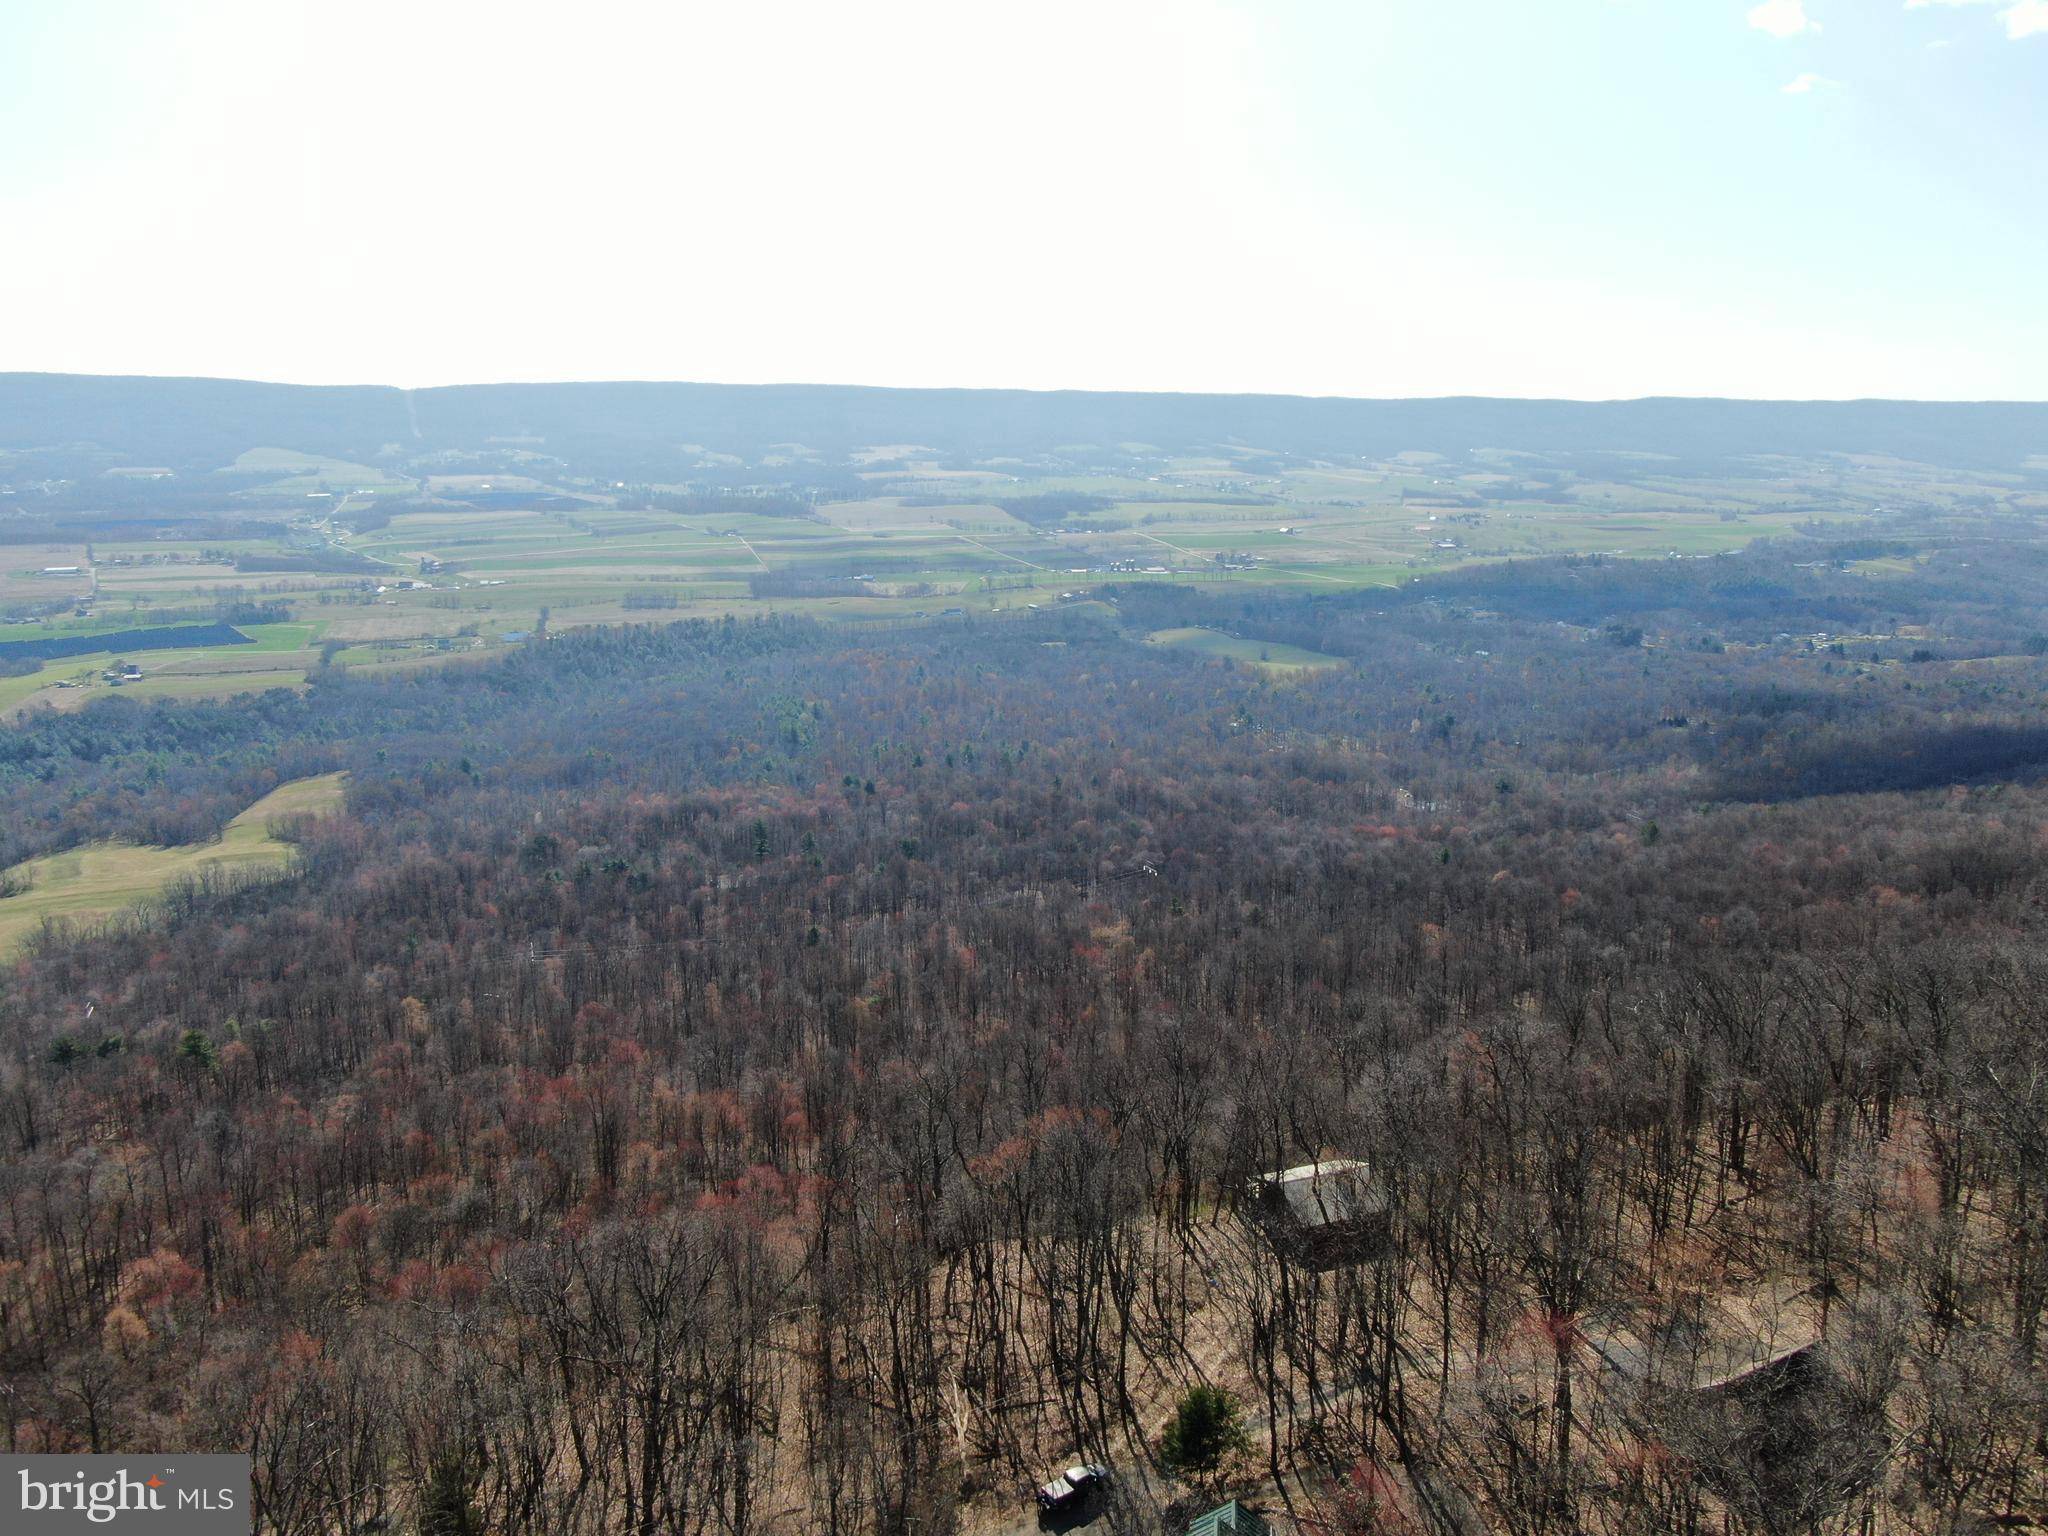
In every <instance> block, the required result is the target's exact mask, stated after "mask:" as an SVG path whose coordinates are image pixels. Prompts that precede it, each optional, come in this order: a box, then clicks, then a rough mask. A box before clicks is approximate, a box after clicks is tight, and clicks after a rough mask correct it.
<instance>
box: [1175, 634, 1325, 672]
mask: <svg viewBox="0 0 2048 1536" xmlns="http://www.w3.org/2000/svg"><path fill="white" fill-rule="evenodd" d="M1145 643H1146V644H1147V645H1169V646H1172V647H1174V648H1175V649H1176V650H1185V651H1194V652H1196V653H1197V654H1198V655H1202V656H1224V657H1228V658H1229V659H1230V660H1232V661H1237V662H1243V663H1245V664H1246V665H1248V666H1254V667H1257V668H1259V669H1260V670H1261V671H1264V672H1270V673H1273V674H1275V675H1277V676H1292V675H1294V674H1296V673H1301V672H1321V671H1325V670H1327V669H1328V668H1330V667H1341V666H1343V665H1344V658H1343V657H1341V656H1326V655H1324V654H1323V653H1322V652H1321V651H1311V650H1307V649H1305V648H1304V647H1302V646H1298V645H1282V644H1280V643H1279V642H1278V641H1276V640H1248V639H1246V638H1245V637H1244V636H1242V635H1226V634H1224V633H1223V632H1222V631H1220V630H1214V629H1200V628H1195V629H1155V630H1154V631H1152V633H1151V634H1149V635H1147V636H1146V637H1145Z"/></svg>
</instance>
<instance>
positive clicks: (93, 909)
mask: <svg viewBox="0 0 2048 1536" xmlns="http://www.w3.org/2000/svg"><path fill="white" fill-rule="evenodd" d="M347 777H348V775H347V774H345V773H326V774H321V775H320V776H319V777H317V778H311V779H294V780H293V781H292V782H291V783H289V784H280V785H279V786H278V787H277V788H276V789H273V790H272V791H271V792H270V793H269V794H267V795H265V796H264V797H263V798H262V799H261V800H258V801H257V802H256V803H255V804H254V805H252V806H250V807H249V808H248V809H247V810H246V811H244V812H242V814H241V815H239V816H237V817H236V818H235V819H234V820H233V821H231V822H229V823H228V825H227V830H226V831H225V832H223V833H222V834H221V836H220V837H219V838H218V839H217V840H215V841H214V842H211V843H195V844H192V845H190V846H188V847H183V848H150V847H145V846H143V845H141V844H139V843H118V842H108V843H91V844H88V845H87V846H85V847H83V848H73V849H70V850H69V851H67V852H64V853H53V854H48V855H46V856H44V857H43V858H40V859H30V860H28V861H27V862H26V863H23V864H17V865H15V866H14V867H13V868H12V869H10V870H8V871H7V872H6V874H5V875H4V876H0V886H13V885H17V884H21V883H23V882H26V884H27V887H28V888H27V889H26V890H24V891H22V892H21V893H20V894H19V895H15V896H4V897H0V955H11V954H13V953H14V952H15V951H17V950H19V949H20V947H21V946H22V944H24V943H25V942H26V941H27V940H28V939H29V938H30V937H31V936H32V935H34V934H35V933H36V932H37V931H38V930H39V929H40V928H41V927H42V924H43V921H44V919H46V918H55V919H59V920H62V921H66V922H73V923H93V922H98V921H99V920H101V919H102V918H106V917H111V916H112V915H113V914H115V913H116V912H121V911H125V910H126V909H128V908H129V907H133V906H136V905H138V904H140V903H142V902H146V901H149V900H150V899H151V898H153V897H156V896H159V895H161V894H162V893H163V892H164V891H165V890H167V889H168V888H169V887H170V886H171V885H172V884H173V883H174V882H176V881H178V880H182V879H186V878H190V877H195V876H198V875H200V874H201V873H203V872H205V871H207V870H216V871H221V872H231V873H235V874H241V875H261V874H266V873H278V872H281V871H283V870H284V869H285V868H287V867H288V866H289V865H290V863H291V860H292V858H293V857H294V849H293V847H292V845H291V844H290V843H287V842H283V841H281V840H280V839H278V838H276V837H273V836H272V835H271V832H270V828H271V825H272V823H274V822H276V821H277V820H279V819H280V818H283V817H287V816H323V815H326V814H328V813H330V812H332V811H336V810H339V809H340V808H341V800H342V786H343V782H344V781H345V780H346V779H347Z"/></svg>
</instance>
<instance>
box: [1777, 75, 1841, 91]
mask: <svg viewBox="0 0 2048 1536" xmlns="http://www.w3.org/2000/svg"><path fill="white" fill-rule="evenodd" d="M1840 83H1841V82H1840V81H1836V80H1830V79H1829V78H1828V77H1827V76H1826V75H1816V74H1815V73H1814V72H1813V71H1812V70H1808V71H1807V72H1806V73H1805V74H1803V75H1796V76H1794V77H1793V78H1792V79H1790V80H1788V81H1786V82H1785V83H1784V84H1783V85H1781V86H1779V87H1778V89H1779V90H1781V91H1783V92H1784V93H1785V94H1786V95H1787V96H1811V95H1812V94H1813V93H1814V92H1815V91H1816V90H1818V89H1819V88H1820V87H1822V86H1824V85H1838V84H1840Z"/></svg>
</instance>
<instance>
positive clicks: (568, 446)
mask: <svg viewBox="0 0 2048 1536" xmlns="http://www.w3.org/2000/svg"><path fill="white" fill-rule="evenodd" d="M507 438H538V439H541V440H542V441H543V442H544V444H545V447H546V451H547V452H549V453H550V454H553V455H558V456H562V457H565V458H568V459H572V460H578V461H591V460H597V459H602V458H606V457H609V456H621V455H622V456H623V457H625V458H626V459H628V460H631V461H634V462H635V464H636V465H638V464H640V463H641V462H643V461H644V462H646V463H649V464H653V465H659V464H660V463H662V462H665V461H667V460H668V459H669V458H671V457H672V456H674V455H675V454H677V453H678V452H679V451H680V449H681V445H684V444H699V445H703V446H705V447H709V448H712V449H715V450H719V451H722V452H729V453H735V454H740V455H744V456H747V457H749V458H750V459H751V458H753V457H756V456H758V455H760V454H762V453H764V452H766V451H768V450H770V449H771V448H773V447H775V446H776V445H780V444H790V443H797V444H802V445H803V446H805V447H807V448H809V449H812V450H814V451H816V452H818V453H821V454H824V455H826V456H828V457H843V456H844V455H845V454H847V453H849V452H851V451H853V450H855V449H859V448H863V447H868V446H873V445H878V444H899V443H902V444H921V445H926V446H929V447H931V448H933V449H935V450H937V451H938V452H940V453H942V454H946V455H955V456H971V457H984V458H985V457H997V456H1002V455H1020V456H1023V455H1033V454H1049V453H1053V452H1055V451H1057V450H1059V449H1061V448H1063V447H1068V446H1072V445H1077V444H1089V445H1097V446H1103V447H1108V446H1114V445H1116V444H1121V443H1143V444H1149V445H1152V446H1155V447H1157V448H1160V449H1163V450H1167V451H1185V450H1187V449H1190V448H1197V447H1204V446H1213V445H1221V444H1237V445H1244V446H1249V447H1253V448H1258V449H1266V450H1270V451H1272V452H1275V453H1280V454H1287V455H1308V456H1315V455H1334V454H1342V455H1356V456H1364V457H1373V458H1385V457H1389V456H1392V455H1394V454H1397V453H1401V452H1431V453H1439V454H1444V455H1446V456H1456V457H1461V458H1462V457H1463V456H1464V455H1466V454H1468V453H1469V452H1471V451H1472V450H1475V449H1504V450H1515V451H1520V452H1526V453H1534V454H1545V455H1583V454H1601V453H1616V454H1654V455H1659V456H1666V457H1669V458H1671V459H1674V460H1677V461H1679V462H1681V463H1691V464H1701V465H1707V464H1720V463H1725V462H1727V461H1729V460H1732V459H1741V458H1750V457H1754V456H1757V455H1770V454H1784V455H1791V456H1797V457H1812V456H1815V455H1820V454H1829V453H1847V454H1884V455H1890V456H1894V457H1898V458H1904V459H1914V460H1922V461H1925V462H1928V463H1934V464H1944V465H1952V466H1957V467H1970V468H1979V469H1983V468H1996V469H2009V470H2019V469H2021V468H2022V466H2023V465H2025V464H2026V461H2027V460H2028V459H2029V458H2033V457H2037V456H2048V403H2039V402H1983V403H1949V402H1928V401H1894V400H1858V401H1757V400H1714V399H1681V398H1652V399H1643V400H1625V401H1601V402H1587V401H1569V400H1511V399H1492V398H1484V397H1452V398H1444V399H1418V400H1365V399H1347V398H1338V397H1306V396H1289V395H1198V394H1188V395H1182V394H1141V393H1126V392H1089V391H1079V390H1060V391H1051V392H1043V393H1041V392H1035V391H1029V390H1002V389H987V390H983V389H884V388H874V387H864V386H853V385H821V384H689V383H668V384H664V383H609V384H603V383H589V384H462V385H451V386H445V387H440V388H434V389H420V390H410V391H408V390H402V389H398V388H395V387H392V386H387V385H296V384H267V383H259V382H254V381H249V380H239V379H191V378H148V377H132V376H101V375H84V374H47V373H45V374H38V373H7V374H0V449H13V450H22V449H37V448H57V447H69V446H77V445H91V446H93V447H94V448H97V449H99V450H102V451H105V452H109V453H113V454H118V455H120V456H122V457H124V458H126V459H129V460H131V461H133V462H138V463H162V464H167V465H171V466H174V467H179V468H190V469H200V468H208V469H211V468H217V467H219V466H221V465H223V464H226V463H228V462H231V461H232V460H233V458H234V457H235V455H236V454H238V453H240V452H242V451H244V450H246V449H248V448H250V447H252V446H256V445H259V444H261V445H272V446H278V447H286V448H293V449H298V450H302V451H305V452H309V453H321V454H329V455H333V456H335V457H339V458H345V459H358V460H359V459H362V458H365V457H368V456H370V455H374V454H375V453H376V452H378V451H379V450H380V449H381V448H383V447H385V446H386V445H390V444H397V445H399V446H400V447H401V448H403V449H404V450H405V451H406V452H407V453H418V452H423V451H432V450H435V449H440V448H475V447H478V446H480V445H483V444H485V443H487V442H489V441H490V440H492V439H500V440H502V439H507ZM2036 467H2038V466H2036Z"/></svg>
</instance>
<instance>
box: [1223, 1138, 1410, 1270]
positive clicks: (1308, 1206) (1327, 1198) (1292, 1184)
mask: <svg viewBox="0 0 2048 1536" xmlns="http://www.w3.org/2000/svg"><path fill="white" fill-rule="evenodd" d="M1252 1219H1253V1220H1254V1221H1255V1222H1256V1223H1257V1224H1258V1226H1259V1228H1260V1230H1261V1231H1263V1232H1264V1233H1265V1234H1266V1238H1267V1240H1268V1241H1269V1242H1271V1243H1272V1245H1273V1248H1274V1251H1275V1252H1277V1253H1278V1254H1279V1255H1280V1256H1281V1257H1282V1258H1285V1259H1288V1260H1291V1261H1292V1262H1294V1263H1297V1264H1300V1265H1302V1266H1304V1267H1305V1268H1308V1269H1313V1270H1328V1269H1339V1268H1342V1267H1343V1266H1345V1265H1347V1264H1362V1263H1365V1262H1366V1261H1367V1260H1370V1259H1374V1258H1377V1257H1379V1256H1380V1255H1381V1254H1382V1253H1384V1252H1386V1248H1387V1242H1388V1239H1389V1236H1390V1235H1391V1230H1392V1219H1391V1217H1390V1215H1389V1212H1388V1209H1387V1200H1386V1194H1385V1192H1384V1191H1383V1190H1382V1189H1381V1188H1380V1185H1379V1182H1378V1181H1377V1180H1376V1179H1375V1178H1374V1177H1373V1174H1372V1169H1371V1167H1370V1166H1369V1165H1368V1164H1366V1163H1364V1162H1361V1161H1359V1160H1358V1159H1356V1158H1343V1157H1339V1158H1324V1159H1322V1160H1321V1161H1319V1162H1313V1163H1303V1164H1301V1165H1300V1166H1299V1167H1296V1168H1284V1169H1282V1170H1280V1171H1279V1172H1277V1173H1264V1174H1261V1175H1259V1179H1258V1184H1257V1187H1256V1189H1255V1190H1254V1192H1253V1201H1252Z"/></svg>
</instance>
